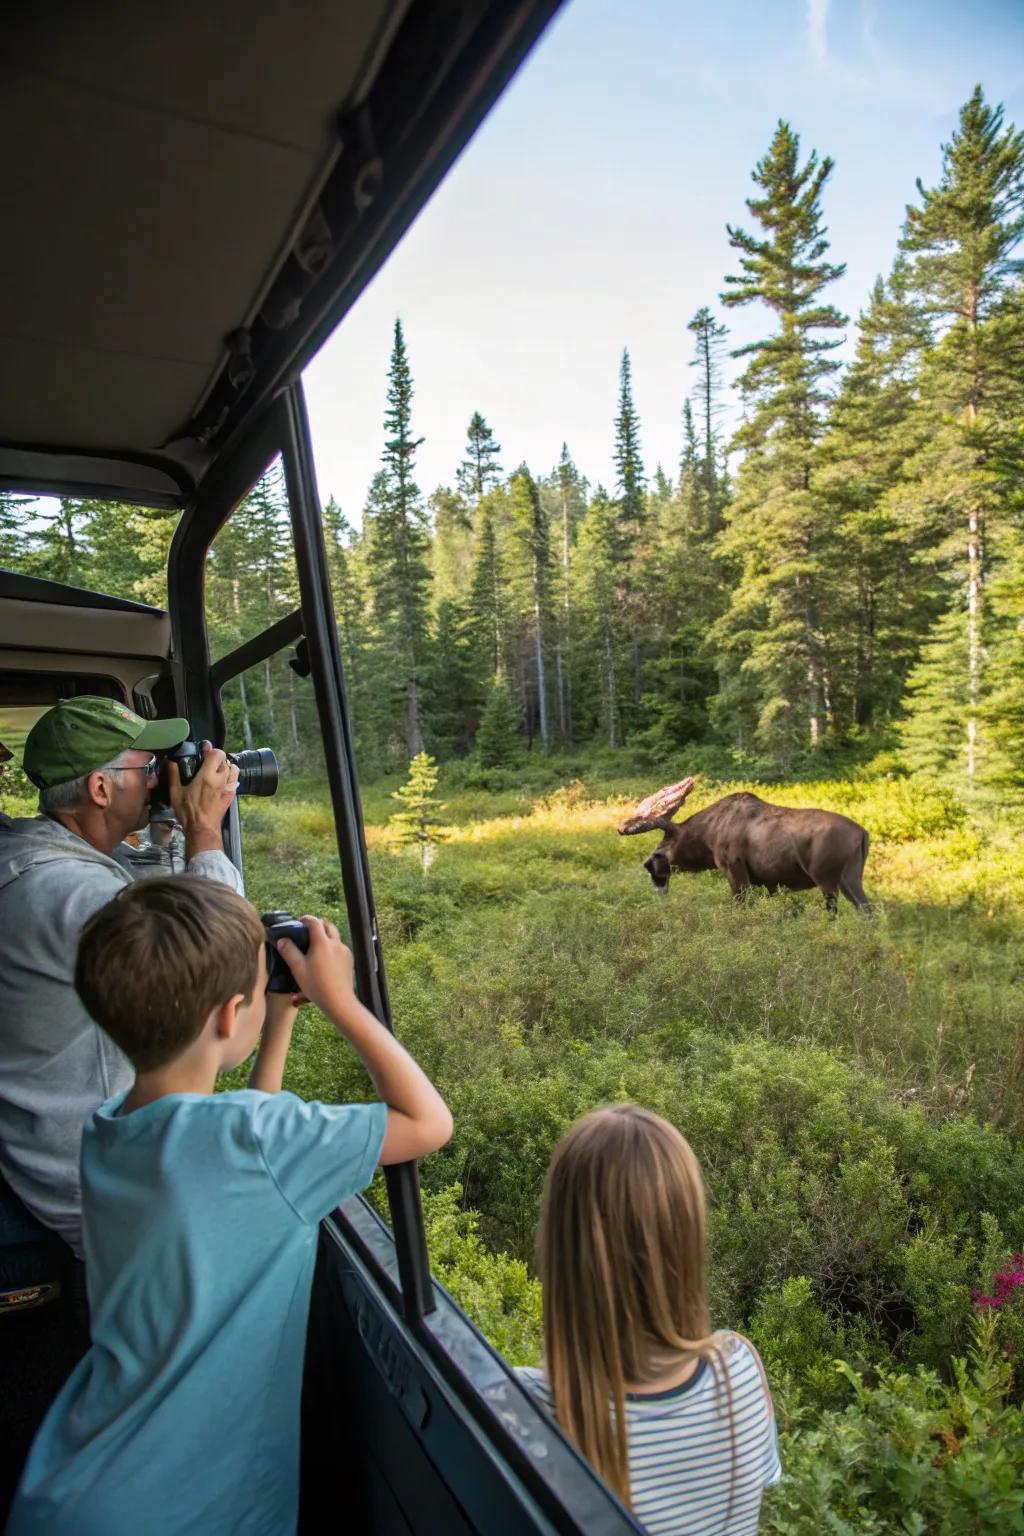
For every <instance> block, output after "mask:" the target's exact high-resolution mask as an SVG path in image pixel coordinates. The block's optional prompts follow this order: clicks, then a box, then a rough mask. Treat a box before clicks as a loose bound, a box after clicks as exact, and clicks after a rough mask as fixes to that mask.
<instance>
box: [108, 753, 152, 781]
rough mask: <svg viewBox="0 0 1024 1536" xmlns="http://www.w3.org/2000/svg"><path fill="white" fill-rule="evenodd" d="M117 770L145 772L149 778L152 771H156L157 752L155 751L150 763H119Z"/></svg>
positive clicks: (121, 771) (119, 771)
mask: <svg viewBox="0 0 1024 1536" xmlns="http://www.w3.org/2000/svg"><path fill="white" fill-rule="evenodd" d="M116 771H117V772H118V773H144V774H145V775H146V777H147V779H148V778H149V776H150V774H151V773H156V753H155V752H154V754H153V756H152V757H151V758H150V760H149V762H148V763H119V764H118V767H117V770H116Z"/></svg>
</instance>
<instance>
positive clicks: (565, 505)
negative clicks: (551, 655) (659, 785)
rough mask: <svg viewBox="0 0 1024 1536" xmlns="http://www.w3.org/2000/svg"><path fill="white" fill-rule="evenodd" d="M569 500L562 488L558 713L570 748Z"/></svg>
mask: <svg viewBox="0 0 1024 1536" xmlns="http://www.w3.org/2000/svg"><path fill="white" fill-rule="evenodd" d="M569 547H570V546H569V498H568V496H567V495H566V493H565V487H564V486H563V487H562V635H561V639H560V641H559V647H558V711H559V723H560V726H561V731H562V743H563V745H564V746H566V747H571V746H572V684H571V683H570V681H569V675H568V670H566V672H565V675H564V676H563V673H562V646H563V645H568V644H569V635H570V633H571V606H570V597H569Z"/></svg>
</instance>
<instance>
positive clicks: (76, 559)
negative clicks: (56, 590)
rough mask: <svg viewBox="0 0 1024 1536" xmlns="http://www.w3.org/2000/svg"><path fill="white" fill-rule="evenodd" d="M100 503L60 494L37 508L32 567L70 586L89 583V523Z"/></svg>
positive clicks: (32, 536) (41, 573) (43, 574)
mask: <svg viewBox="0 0 1024 1536" xmlns="http://www.w3.org/2000/svg"><path fill="white" fill-rule="evenodd" d="M96 507H97V503H95V502H92V501H81V500H79V499H77V498H76V497H73V496H61V497H59V498H58V500H57V502H56V505H50V504H49V503H46V504H43V505H41V506H40V507H38V508H37V509H36V513H35V517H34V519H33V523H34V526H33V528H32V529H31V531H30V535H29V537H30V545H31V553H30V555H29V560H28V564H29V565H30V567H31V570H32V571H33V572H34V573H35V574H38V575H40V576H46V577H48V578H49V580H50V581H60V582H63V583H64V585H65V586H69V587H86V586H88V575H87V570H88V563H89V524H90V523H91V521H92V518H93V516H94V514H95V511H96Z"/></svg>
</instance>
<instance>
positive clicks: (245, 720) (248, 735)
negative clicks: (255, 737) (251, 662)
mask: <svg viewBox="0 0 1024 1536" xmlns="http://www.w3.org/2000/svg"><path fill="white" fill-rule="evenodd" d="M238 692H239V694H240V695H241V699H242V740H243V741H244V742H245V745H246V747H247V748H248V749H249V750H250V751H251V750H252V745H253V741H252V721H251V720H250V719H249V695H248V694H247V693H246V691H245V673H244V672H239V674H238Z"/></svg>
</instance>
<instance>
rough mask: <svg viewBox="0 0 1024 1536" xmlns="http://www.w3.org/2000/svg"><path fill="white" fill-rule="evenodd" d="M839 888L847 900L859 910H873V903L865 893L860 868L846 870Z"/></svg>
mask: <svg viewBox="0 0 1024 1536" xmlns="http://www.w3.org/2000/svg"><path fill="white" fill-rule="evenodd" d="M839 889H840V890H841V891H842V893H843V895H844V896H845V897H846V899H847V901H848V902H850V903H851V904H852V905H853V906H855V907H856V908H857V911H858V912H870V911H871V903H870V901H869V900H868V898H867V897H866V896H865V894H864V887H863V885H862V884H861V878H860V871H859V870H852V871H851V870H846V871H844V874H843V878H842V879H841V880H840V882H839Z"/></svg>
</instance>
